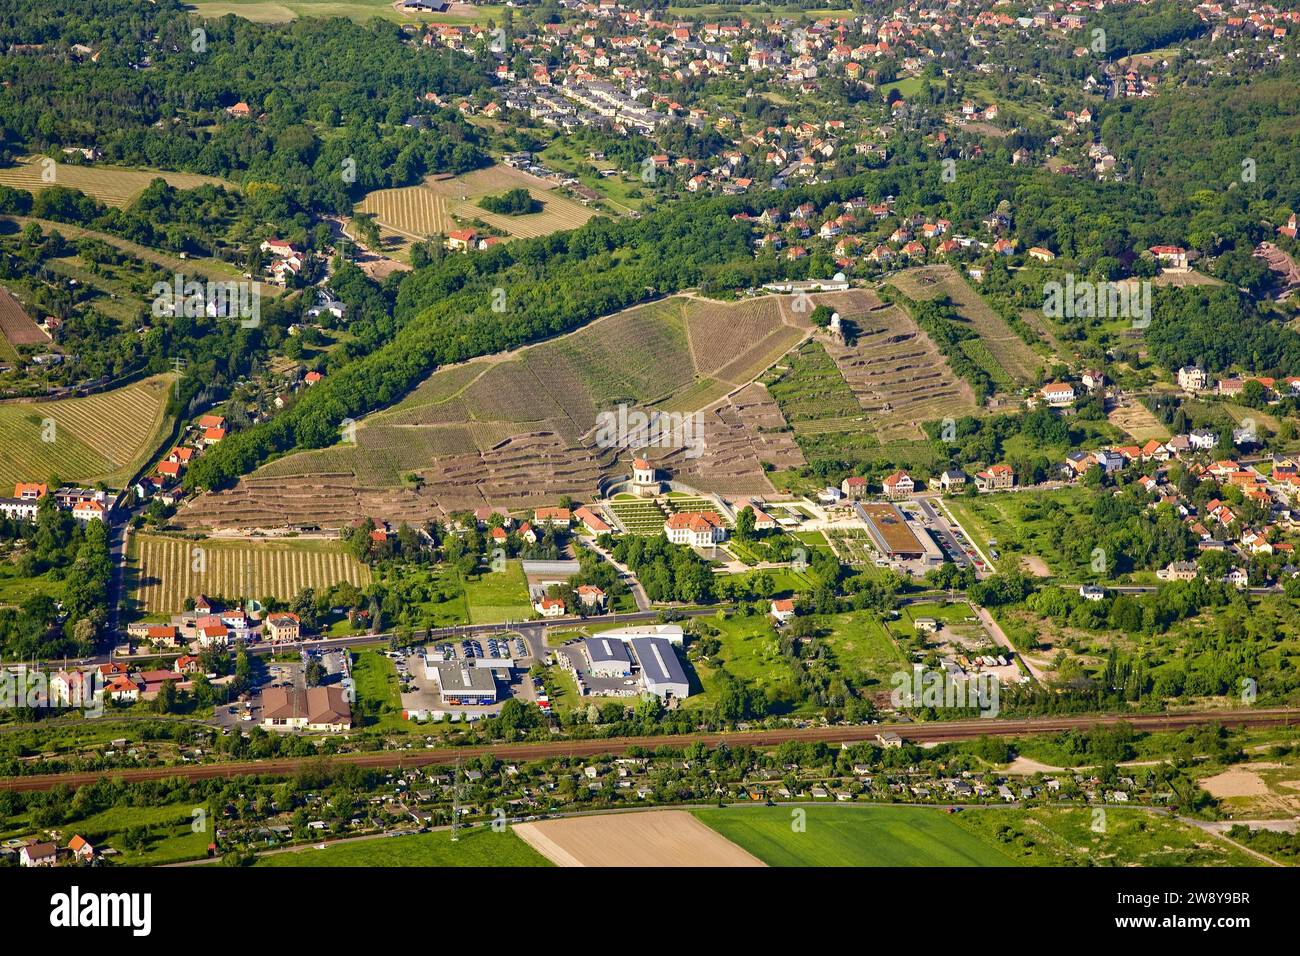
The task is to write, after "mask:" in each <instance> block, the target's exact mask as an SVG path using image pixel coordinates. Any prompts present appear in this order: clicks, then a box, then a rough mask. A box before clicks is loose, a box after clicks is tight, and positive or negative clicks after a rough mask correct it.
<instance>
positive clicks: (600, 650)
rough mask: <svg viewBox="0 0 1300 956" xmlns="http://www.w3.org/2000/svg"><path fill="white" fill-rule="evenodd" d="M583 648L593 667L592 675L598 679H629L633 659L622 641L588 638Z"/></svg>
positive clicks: (583, 643) (606, 638)
mask: <svg viewBox="0 0 1300 956" xmlns="http://www.w3.org/2000/svg"><path fill="white" fill-rule="evenodd" d="M582 647H583V650H584V651H585V652H586V654H587V661H588V662H589V663H590V665H591V673H592V674H594V675H596V676H597V677H627V676H628V675H629V674H631V673H632V658H631V656H629V655H628V652H627V645H626V644H624V643H623V642H622V641H620V640H617V639H615V638H608V637H588V638H587V639H585V640H584V641H583V642H582Z"/></svg>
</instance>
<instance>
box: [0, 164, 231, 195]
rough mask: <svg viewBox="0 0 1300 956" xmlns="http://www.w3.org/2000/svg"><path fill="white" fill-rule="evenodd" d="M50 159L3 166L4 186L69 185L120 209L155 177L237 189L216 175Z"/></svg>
mask: <svg viewBox="0 0 1300 956" xmlns="http://www.w3.org/2000/svg"><path fill="white" fill-rule="evenodd" d="M47 159H48V158H47V157H43V156H27V157H24V158H23V159H20V160H19V161H18V162H17V163H16V164H15V165H13V166H9V167H5V168H3V169H0V185H4V186H10V187H12V188H14V189H25V190H27V191H28V192H33V193H35V192H40V191H41V190H42V189H48V188H49V187H51V186H66V187H68V188H69V189H77V190H80V191H81V192H83V193H85V194H86V195H87V196H90V197H92V198H94V199H98V200H99V201H100V202H102V203H103V204H104V205H106V206H115V207H117V208H125V207H126V206H129V205H130V204H131V202H132V200H134V199H135V197H136V196H138V195H140V193H142V192H144V190H145V187H147V186H148V185H149V184H150V183H151V182H153V181H154V180H155V179H164V180H166V181H167V183H168V184H169V185H172V186H175V187H176V188H177V189H194V188H196V187H198V186H203V185H206V184H208V183H211V184H213V185H217V186H226V187H227V188H230V189H233V188H234V186H232V185H231V184H230V183H228V182H226V181H225V180H222V179H217V178H216V177H215V176H200V175H197V174H195V173H171V172H163V171H161V170H155V169H124V168H123V167H120V166H74V165H72V164H70V163H60V162H57V161H56V162H55V163H54V164H53V165H52V166H50V165H48V162H47ZM51 177H52V178H51Z"/></svg>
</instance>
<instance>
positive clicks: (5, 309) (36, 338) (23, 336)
mask: <svg viewBox="0 0 1300 956" xmlns="http://www.w3.org/2000/svg"><path fill="white" fill-rule="evenodd" d="M0 336H3V337H4V339H5V340H6V341H7V342H8V343H9V344H10V345H47V344H49V341H50V337H49V336H48V335H46V334H45V333H44V332H43V331H42V330H41V327H40V326H39V325H37V324H36V323H35V321H33V320H32V317H31V316H30V315H28V314H27V310H26V309H24V308H23V306H22V303H20V302H19V301H18V300H17V299H15V298H14V297H13V295H11V294H10V292H9V290H8V289H0Z"/></svg>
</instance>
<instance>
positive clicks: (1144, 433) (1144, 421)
mask: <svg viewBox="0 0 1300 956" xmlns="http://www.w3.org/2000/svg"><path fill="white" fill-rule="evenodd" d="M1106 418H1107V419H1108V420H1109V421H1110V423H1111V424H1112V425H1114V426H1115V427H1116V428H1118V429H1120V430H1121V431H1124V432H1126V433H1127V434H1128V435H1130V436H1132V438H1133V440H1134V441H1136V442H1142V443H1145V442H1147V441H1149V440H1150V439H1152V438H1154V439H1156V440H1157V441H1168V440H1169V436H1170V432H1169V429H1168V428H1167V427H1165V425H1164V424H1163V423H1162V422H1161V421H1160V419H1158V418H1156V416H1155V415H1154V414H1153V413H1152V411H1151V409H1149V408H1147V407H1146V406H1145V405H1143V404H1142V403H1141V402H1129V403H1128V404H1127V405H1121V406H1119V407H1117V408H1114V409H1112V410H1111V411H1110V412H1108V413H1107V415H1106Z"/></svg>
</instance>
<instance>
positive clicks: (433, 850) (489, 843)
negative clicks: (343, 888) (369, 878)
mask: <svg viewBox="0 0 1300 956" xmlns="http://www.w3.org/2000/svg"><path fill="white" fill-rule="evenodd" d="M255 865H256V866H311V867H315V866H420V867H443V866H550V865H551V864H550V862H549V861H547V859H546V858H545V857H544V856H542V855H541V854H540V853H538V852H537V851H536V850H534V849H533V848H532V847H530V846H529V845H528V844H527V843H525V842H524V841H523V840H521V839H519V837H518V836H517V835H516V834H515V833H514V832H513V831H512V830H506V831H504V832H502V833H497V832H495V831H493V830H492V828H491V827H475V828H473V829H463V830H461V831H460V833H459V834H457V840H456V842H455V843H452V842H451V831H449V830H436V831H434V832H432V833H416V834H412V835H410V836H400V837H377V838H375V839H370V840H355V841H352V842H349V843H336V844H333V845H331V846H326V847H325V849H323V850H318V849H316V848H315V847H314V846H309V847H304V848H302V849H301V850H294V851H292V852H287V853H275V854H272V855H270V856H263V857H260V858H259V859H258V860H257V863H256V864H255Z"/></svg>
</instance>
